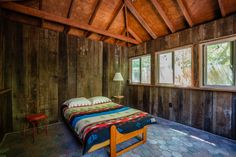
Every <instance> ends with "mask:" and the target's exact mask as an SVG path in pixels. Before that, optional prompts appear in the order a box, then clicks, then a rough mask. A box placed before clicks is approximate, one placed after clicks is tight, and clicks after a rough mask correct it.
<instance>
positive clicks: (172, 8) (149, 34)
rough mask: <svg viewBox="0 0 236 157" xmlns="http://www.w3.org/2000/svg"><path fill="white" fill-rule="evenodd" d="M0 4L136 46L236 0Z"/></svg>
mask: <svg viewBox="0 0 236 157" xmlns="http://www.w3.org/2000/svg"><path fill="white" fill-rule="evenodd" d="M4 1H14V0H4ZM0 7H1V8H4V10H6V13H5V14H3V15H2V16H5V17H8V18H10V19H13V20H16V21H20V22H24V23H28V24H33V25H38V26H40V27H42V28H45V29H51V30H55V31H59V32H64V33H67V34H70V35H75V36H83V37H87V38H89V39H92V40H99V41H104V42H108V43H112V44H117V45H123V46H127V45H129V46H130V45H133V44H139V43H142V42H144V41H147V40H151V39H156V38H158V37H161V36H164V35H167V34H171V33H174V32H177V31H180V30H183V29H186V28H189V27H193V26H195V25H199V24H202V23H205V22H208V21H212V20H215V19H218V18H221V17H224V16H228V15H230V14H232V13H235V12H236V0H16V2H0ZM9 10H10V11H9ZM19 13H20V14H19Z"/></svg>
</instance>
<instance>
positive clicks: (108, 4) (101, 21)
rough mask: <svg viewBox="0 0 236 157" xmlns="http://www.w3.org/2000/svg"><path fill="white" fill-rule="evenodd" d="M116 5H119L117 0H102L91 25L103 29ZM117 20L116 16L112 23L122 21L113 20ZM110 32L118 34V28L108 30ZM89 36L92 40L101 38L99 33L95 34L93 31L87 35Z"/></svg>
mask: <svg viewBox="0 0 236 157" xmlns="http://www.w3.org/2000/svg"><path fill="white" fill-rule="evenodd" d="M117 5H120V1H119V0H109V1H108V0H102V3H101V5H100V7H99V10H98V11H97V14H96V17H95V18H94V20H93V23H92V24H91V25H92V26H94V27H99V28H102V29H104V30H105V29H106V27H107V25H108V24H109V22H110V21H111V19H112V17H113V14H114V13H113V12H114V10H115V9H116V7H117ZM117 16H118V15H117ZM118 20H119V19H118V17H116V19H115V20H114V22H113V23H112V25H114V24H119V23H122V21H119V22H118V23H117V22H116V23H115V21H118ZM108 30H109V29H108ZM109 31H110V30H109ZM110 32H111V33H118V34H119V32H120V31H119V30H118V31H116V32H112V31H110ZM89 38H90V39H92V40H99V39H100V38H101V35H97V34H94V33H93V34H91V35H90V36H89Z"/></svg>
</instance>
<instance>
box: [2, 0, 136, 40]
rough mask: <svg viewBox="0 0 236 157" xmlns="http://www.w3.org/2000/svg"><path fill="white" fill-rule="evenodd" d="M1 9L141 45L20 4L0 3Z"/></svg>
mask: <svg viewBox="0 0 236 157" xmlns="http://www.w3.org/2000/svg"><path fill="white" fill-rule="evenodd" d="M0 7H1V8H5V9H7V10H11V11H15V12H18V13H22V14H26V15H30V16H34V17H37V18H42V19H45V20H48V21H52V22H56V23H60V24H63V25H69V26H71V27H75V28H78V29H83V30H86V31H91V32H94V33H97V34H101V35H105V36H109V37H112V38H116V39H119V40H123V41H126V42H130V43H133V44H138V43H139V42H138V41H137V40H135V39H132V38H129V37H126V36H123V35H119V34H113V33H110V32H108V31H105V30H102V29H99V28H95V27H93V26H91V25H88V24H84V23H80V22H77V21H75V20H72V19H68V18H64V17H61V16H57V15H54V14H51V13H48V12H45V11H41V10H38V9H34V8H30V7H27V6H24V5H20V4H17V3H14V2H4V3H0Z"/></svg>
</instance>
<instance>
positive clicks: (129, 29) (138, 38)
mask: <svg viewBox="0 0 236 157" xmlns="http://www.w3.org/2000/svg"><path fill="white" fill-rule="evenodd" d="M127 31H128V32H129V33H130V34H131V35H132V36H133V37H134V38H135V39H136V40H137V41H138V42H139V43H141V42H142V39H141V38H140V37H139V36H138V35H137V34H136V33H135V32H134V31H133V30H132V29H131V28H129V27H128V29H127Z"/></svg>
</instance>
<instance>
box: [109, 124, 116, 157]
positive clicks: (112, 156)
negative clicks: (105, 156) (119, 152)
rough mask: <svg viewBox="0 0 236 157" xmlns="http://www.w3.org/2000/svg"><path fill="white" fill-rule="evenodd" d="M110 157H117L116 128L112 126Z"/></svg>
mask: <svg viewBox="0 0 236 157" xmlns="http://www.w3.org/2000/svg"><path fill="white" fill-rule="evenodd" d="M110 157H116V126H115V125H112V126H111V130H110Z"/></svg>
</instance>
